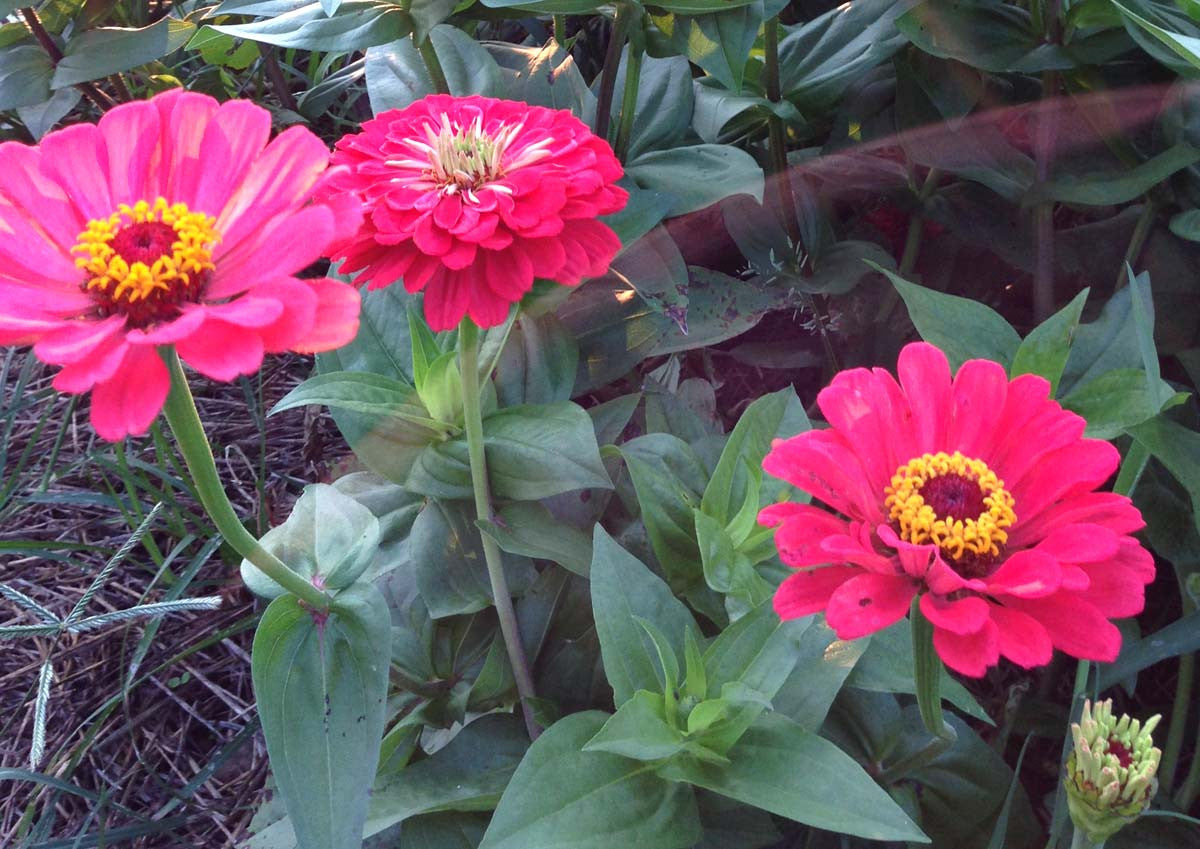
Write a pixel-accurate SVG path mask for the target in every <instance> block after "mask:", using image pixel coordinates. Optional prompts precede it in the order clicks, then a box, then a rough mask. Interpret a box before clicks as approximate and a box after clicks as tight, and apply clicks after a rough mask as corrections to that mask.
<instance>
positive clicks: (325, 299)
mask: <svg viewBox="0 0 1200 849" xmlns="http://www.w3.org/2000/svg"><path fill="white" fill-rule="evenodd" d="M307 282H308V283H309V285H310V286H311V288H312V290H313V291H314V292H315V293H316V295H317V307H316V313H315V318H314V319H313V324H312V327H311V328H309V330H308V331H307V332H306V333H305V334H304V335H303V336H301V337H300V338H299V339H297V340H296V341H294V342H293V343H292V346H291V347H292V350H293V351H299V352H301V353H317V352H320V351H332V350H334V349H335V348H340V347H342V346H343V345H346V344H349V343H350V342H351V341H353V340H354V337H355V336H356V335H357V334H358V324H359V321H358V318H359V305H360V297H359V294H358V290H357V289H355V288H354V287H353V286H350V285H347V284H346V283H343V282H341V281H340V280H331V279H328V278H324V279H320V280H310V281H307Z"/></svg>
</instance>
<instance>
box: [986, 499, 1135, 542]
mask: <svg viewBox="0 0 1200 849" xmlns="http://www.w3.org/2000/svg"><path fill="white" fill-rule="evenodd" d="M1078 522H1088V523H1092V524H1096V525H1104V526H1105V527H1106V528H1109V529H1110V530H1112V531H1115V532H1116V533H1118V534H1129V533H1133V532H1134V531H1138V530H1141V529H1142V528H1144V527H1145V526H1146V523H1145V522H1144V521H1143V520H1142V514H1141V513H1139V512H1138V509H1137V508H1136V507H1134V506H1133V502H1131V501H1130V500H1129V498H1128V497H1126V496H1124V495H1117V494H1116V493H1113V492H1085V493H1080V494H1079V495H1075V496H1072V497H1071V498H1069V499H1066V500H1064V501H1062V502H1060V503H1058V504H1055V505H1054V506H1053V507H1048V508H1046V509H1045V510H1043V511H1042V512H1041V513H1039V514H1038V515H1037V516H1035V517H1033V518H1031V519H1029V520H1025V519H1019V521H1018V522H1017V524H1016V525H1014V526H1013V527H1012V529H1011V530H1010V531H1009V534H1008V544H1009V545H1010V546H1013V547H1016V548H1022V547H1024V546H1026V545H1030V544H1031V543H1033V542H1036V541H1037V540H1039V539H1041V538H1042V537H1044V536H1046V535H1047V534H1048V533H1049V532H1050V531H1051V530H1053V529H1054V528H1056V527H1058V526H1059V525H1070V524H1075V523H1078Z"/></svg>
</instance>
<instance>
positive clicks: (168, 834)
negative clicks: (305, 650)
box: [0, 356, 339, 849]
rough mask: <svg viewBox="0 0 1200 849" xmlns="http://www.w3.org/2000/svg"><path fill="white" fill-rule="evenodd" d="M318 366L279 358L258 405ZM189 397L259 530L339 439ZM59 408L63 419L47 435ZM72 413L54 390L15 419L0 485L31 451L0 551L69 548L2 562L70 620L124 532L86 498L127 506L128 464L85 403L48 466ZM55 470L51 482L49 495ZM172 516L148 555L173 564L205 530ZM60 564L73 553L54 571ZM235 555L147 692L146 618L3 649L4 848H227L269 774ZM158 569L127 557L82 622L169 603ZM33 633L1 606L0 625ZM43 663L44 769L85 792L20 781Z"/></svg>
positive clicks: (224, 394)
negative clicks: (138, 657) (209, 602)
mask: <svg viewBox="0 0 1200 849" xmlns="http://www.w3.org/2000/svg"><path fill="white" fill-rule="evenodd" d="M19 365H20V363H19V362H17V363H14V364H13V367H12V368H10V370H9V375H8V376H9V380H8V382H7V385H6V386H5V387H4V393H5V394H4V398H3V405H0V410H5V409H10V408H11V406H12V404H13V402H14V401H15V398H14V395H15V386H14V383H15V376H16V374H17V373H18V372H19ZM311 367H312V363H311V359H308V358H303V357H295V356H292V357H275V358H269V359H268V361H267V363H266V364H265V366H264V369H263V372H262V375H263V384H262V395H263V401H264V406H265V408H267V409H269V408H270V406H271V405H272V404H273V403H274V402H275V401H276V400H278V399H279V398H280V397H282V396H283V395H284V394H285V393H286V392H288V391H289V390H290V389H291V388H292V387H294V386H295V385H296V384H297V383H299V382H300V381H301V380H303V379H304V378H305V377H306V376H307V375H308V374H309V373H310V371H311ZM36 375H37V376H36V378H35V379H34V381H32V382H31V383H30V384H29V386H28V387H27V388H26V392H25V393H23V394H25V395H31V394H34V393H37V392H39V391H42V392H44V391H45V390H46V389H47V388H48V387H49V378H50V374H49V370H46V372H45V373H40V372H39V373H36ZM252 380H255V381H256V380H257V379H256V378H255V379H252ZM253 385H254V386H255V388H257V384H256V383H255V384H253ZM194 391H195V392H196V395H197V403H198V406H199V407H200V412H201V416H202V418H203V419H204V421H205V422H206V424H207V425H208V426H209V428H210V438H211V440H212V442H213V444H214V453H215V454H216V456H217V461H218V465H219V466H220V468H221V473H222V477H223V479H224V480H225V481H226V482H227V486H228V487H229V492H230V497H231V498H232V499H233V500H234V503H235V507H236V508H237V509H238V511H239V514H240V515H242V516H247V517H250V516H253V517H256V521H258V522H261V523H264V524H263V525H260V530H261V528H262V527H263V526H269V524H271V523H273V522H276V521H279V520H280V519H281V518H282V517H284V516H286V514H287V511H288V510H289V509H290V505H291V503H292V501H293V500H294V499H295V498H296V496H297V495H298V494H299V492H300V490H301V489H302V487H303V485H304V483H306V482H310V481H314V480H319V479H321V478H322V477H323V476H324V475H325V471H326V470H325V468H324V462H323V459H322V455H323V445H325V444H328V441H329V440H330V439H338V438H339V437H337V436H336V430H335V429H334V428H333V427H332V424H331V423H330V422H329V421H328V419H327V418H324V417H320V416H315V415H312V414H306V413H305V412H304V411H302V410H297V411H289V412H287V413H284V414H281V415H279V416H277V417H275V418H272V419H271V420H270V425H269V428H268V429H267V431H266V434H265V439H264V438H263V435H262V432H261V431H260V428H259V427H258V425H257V424H256V423H255V417H254V416H253V415H250V414H249V413H248V405H247V397H246V393H245V392H244V390H243V389H242V388H241V386H239V385H238V384H229V385H217V384H207V383H205V382H203V381H197V382H196V383H195V384H194ZM48 405H52V413H51V415H50V416H49V418H48V424H47V425H46V426H44V427H42V428H41V429H40V430H39V428H38V422H39V420H40V419H41V417H42V416H43V414H44V413H45V412H46V411H47V409H48ZM69 412H71V411H70V405H69V401H68V399H66V398H56V397H54V396H53V395H48V396H47V397H46V399H45V400H44V401H42V402H39V403H36V404H32V405H30V406H29V407H27V408H25V409H24V410H22V411H21V412H20V413H18V415H17V418H16V422H15V427H14V428H13V431H12V433H11V434H10V437H9V441H8V461H7V464H6V468H5V470H4V477H3V478H2V479H0V491H2V488H3V481H5V480H7V479H8V478H9V476H10V475H11V474H14V473H15V472H16V467H17V463H18V459H19V458H20V457H21V454H22V452H24V451H25V449H26V447H27V446H29V445H30V443H31V442H32V443H33V451H32V453H31V454H30V457H31V462H30V463H29V465H28V466H27V467H26V468H25V469H24V470H23V471H22V473H21V475H20V486H19V488H18V491H17V495H16V498H15V499H14V501H13V502H12V503H10V504H9V505H7V507H3V506H0V545H3V544H4V543H6V542H7V543H12V542H13V541H19V540H40V541H61V542H62V543H64V546H63V548H62V549H60V550H59V551H58V552H56V551H55V549H54V548H51V549H50V550H49V551H47V552H45V553H44V555H43V554H41V553H35V554H21V553H18V554H16V555H14V554H13V552H12V551H11V545H10V549H9V550H5V549H0V582H3V583H5V584H8V585H10V586H12V587H14V588H16V589H18V590H20V591H21V592H23V593H25V594H27V595H28V596H30V597H32V598H33V599H35V600H36V601H38V602H39V603H41V604H43V605H44V606H46V607H47V608H49V609H50V610H52V611H54V612H55V613H56V614H58V615H60V616H65V615H66V614H67V613H68V612H69V611H70V610H71V609H72V607H73V606H74V604H75V602H76V600H77V599H78V598H79V597H80V596H81V595H82V594H83V593H84V592H85V590H86V589H87V587H88V585H89V584H90V583H91V580H92V578H93V576H94V575H95V573H96V572H97V570H99V569H100V568H101V567H102V566H103V565H104V563H105V561H106V559H107V557H108V556H109V555H110V554H111V553H112V552H113V551H115V550H116V549H117V548H119V547H120V545H121V544H122V543H123V542H124V541H125V540H126V539H127V538H128V536H129V534H130V530H131V526H130V523H129V521H128V520H127V519H126V518H125V517H123V516H122V515H121V514H120V512H119V511H116V510H114V509H113V506H112V504H111V503H109V504H104V503H95V502H94V501H89V500H88V499H89V498H92V497H94V496H95V495H97V494H105V493H107V492H108V490H107V489H106V486H105V481H106V479H107V481H108V482H109V483H110V484H112V485H113V486H115V488H116V490H117V492H118V493H119V494H120V495H122V496H124V495H125V490H124V487H123V486H122V484H121V482H120V480H119V478H118V477H117V476H115V475H114V474H113V472H112V467H111V466H107V467H106V466H105V464H104V460H107V461H109V462H110V463H111V462H113V461H114V460H115V461H118V462H119V459H120V455H119V454H118V453H117V452H115V451H114V449H113V448H112V447H111V446H108V445H105V444H103V443H99V442H97V441H95V437H94V435H93V434H92V431H91V429H90V427H89V426H88V424H87V419H86V401H84V402H82V403H80V404H79V406H78V409H77V410H75V411H74V412H73V413H72V414H71V415H70V420H69V423H68V424H67V426H66V431H65V433H63V434H61V447H60V449H59V450H58V452H57V456H55V450H54V444H55V442H56V441H57V440H58V439H59V438H60V431H59V427H58V423H59V422H61V421H62V418H63V416H65V415H67V414H68V413H69ZM264 447H265V452H266V453H265V459H266V463H265V468H266V475H265V477H264V479H263V483H264V485H263V487H262V488H261V492H260V491H259V490H258V488H257V487H256V483H257V481H258V478H259V468H260V467H259V464H260V462H261V461H263V459H264ZM125 456H126V457H127V458H128V459H129V460H130V461H134V460H136V459H141V460H143V461H145V462H147V463H151V464H158V463H159V462H160V459H159V457H158V455H157V452H156V450H155V448H154V445H153V441H152V440H151V439H149V438H142V439H135V440H131V441H129V442H128V443H127V447H126V449H125ZM51 466H52V468H51ZM160 467H161V466H160ZM48 472H49V473H51V474H50V475H49V477H47V481H48V485H47V486H46V487H45V490H44V492H42V493H41V494H39V493H38V492H37V490H38V489H39V488H40V484H41V483H42V480H43V477H44V476H45V475H46V474H47V473H48ZM177 494H178V493H177ZM31 496H32V497H31ZM47 496H49V499H51V500H47ZM67 499H71V500H67ZM182 499H183V503H185V504H187V505H188V508H189V509H196V508H195V507H194V505H191V504H190V503H189V502H188V500H187V498H186V495H183V496H182ZM138 500H139V501H140V502H141V504H142V509H149V508H150V507H151V506H153V499H152V497H151V496H150V495H149V494H148V493H141V494H140V496H139V498H138ZM171 512H172V511H171V509H167V510H164V512H163V513H162V514H160V516H159V519H158V521H157V523H156V528H157V530H156V531H155V532H154V533H153V534H152V539H153V544H154V545H156V546H157V548H158V549H159V550H160V551H161V552H163V553H164V554H165V553H167V552H170V551H171V550H172V549H173V548H174V547H175V546H176V545H177V544H178V543H179V542H180V536H179V535H180V534H181V533H196V532H197V530H198V529H197V528H196V527H194V526H193V527H189V528H186V530H182V523H179V522H174V524H175V525H176V527H173V528H172V527H170V525H171V524H172V523H173V521H174V520H172V518H171V516H170V514H171ZM134 523H135V524H136V521H135V522H134ZM204 542H205V541H204V540H203V539H196V540H194V541H193V542H192V543H190V544H189V545H188V546H187V547H186V548H185V549H184V550H183V551H182V552H181V553H180V555H179V556H178V557H177V558H176V560H175V561H174V562H173V563H172V564H171V566H172V570H173V571H174V572H175V573H176V574H179V573H181V572H182V570H183V569H184V568H185V566H186V564H187V563H188V562H189V561H190V560H191V559H192V558H194V557H196V555H197V553H198V552H199V551H200V549H201V547H202V545H203V543H204ZM75 543H85V544H88V545H90V546H94V549H92V550H85V551H69V550H67V549H68V548H69V545H67V544H75ZM56 553H57V554H58V556H61V557H63V559H52V557H54V556H55V554H56ZM225 554H226V552H224V551H222V552H218V553H216V554H213V555H212V556H210V557H209V558H208V559H207V561H206V562H205V563H204V564H203V565H202V566H201V567H200V569H199V571H198V572H197V573H196V577H195V578H194V579H193V581H192V582H191V584H190V585H189V586H188V588H187V591H186V593H185V596H186V597H196V596H206V595H220V596H222V597H223V604H222V606H221V608H220V609H219V610H218V611H216V612H213V613H207V612H205V613H184V614H178V615H174V616H170V617H168V618H166V619H164V620H163V621H162V624H161V626H160V628H159V630H158V633H157V635H156V636H155V638H154V640H153V642H152V643H151V646H150V649H149V651H148V653H147V654H146V656H145V658H144V659H143V660H142V662H141V665H140V667H139V670H138V674H139V676H144V680H142V681H141V682H140V683H136V684H135V685H134V686H133V687H131V688H130V689H129V691H128V692H127V693H125V694H124V695H123V696H122V688H123V684H124V680H123V679H124V676H126V675H127V674H128V673H129V670H130V664H131V662H132V661H133V660H134V658H135V653H136V651H137V647H138V643H139V640H141V638H142V635H143V633H144V632H145V630H146V625H145V622H144V621H143V622H136V623H133V624H129V623H117V624H113V625H111V626H108V627H105V628H103V629H101V630H97V631H92V632H87V633H83V634H78V635H66V636H64V637H62V638H61V639H60V640H59V641H58V642H57V644H55V643H54V642H53V640H52V638H49V637H44V638H22V639H18V640H10V641H5V642H3V644H2V650H0V770H9V771H8V772H0V846H5V847H9V846H13V847H15V846H17V845H33V846H36V845H38V844H39V843H47V842H48V843H50V845H53V844H54V841H56V840H64V839H67V838H70V839H67V840H66V842H65V843H64V844H63V845H71V839H74V838H75V837H76V836H78V835H80V834H89V835H99V834H100V833H106V834H107V838H106V839H107V841H108V842H111V843H117V842H119V843H120V845H123V846H136V847H144V849H151V847H155V848H156V847H175V846H181V847H194V846H205V847H213V849H216V847H227V846H232V845H233V844H234V843H235V841H236V839H237V838H238V837H241V836H244V835H245V833H246V826H247V824H248V823H249V820H250V817H251V816H252V815H253V813H254V811H255V809H256V808H257V806H258V802H259V801H260V798H261V795H262V787H263V783H264V778H265V776H266V772H267V757H266V750H265V747H264V745H263V742H262V736H261V734H259V733H257V721H256V718H255V711H254V697H253V694H252V690H251V684H250V656H249V651H250V643H251V640H252V637H253V626H254V623H255V618H256V616H257V613H256V610H255V603H254V600H253V599H252V598H251V597H250V595H249V594H248V593H247V592H245V590H243V589H242V588H241V585H240V581H239V580H238V578H237V569H236V561H235V560H233V558H230V557H224V558H223V557H222V555H225ZM227 561H232V562H227ZM156 571H158V570H157V567H156V566H155V563H154V560H153V559H152V558H151V556H150V555H149V553H148V551H147V549H146V548H145V547H139V548H136V549H134V551H133V552H132V554H131V555H130V556H129V558H127V559H126V560H125V561H124V562H123V563H122V564H121V565H120V566H119V567H118V568H117V570H116V572H115V573H114V576H113V578H112V580H110V581H109V582H108V584H107V586H106V587H105V588H104V589H103V590H102V591H101V592H100V593H99V595H98V596H97V597H96V598H95V600H94V601H93V602H92V605H91V607H90V608H89V611H88V612H89V613H91V614H98V613H103V612H106V611H110V610H116V609H121V608H128V607H131V606H133V605H135V604H138V603H145V602H148V601H158V600H161V599H162V598H163V596H164V593H165V591H166V583H165V582H164V581H162V580H158V581H156V580H155V572H156ZM36 621H37V620H36V619H35V618H33V616H32V615H31V614H29V613H27V612H25V611H22V610H20V609H19V608H18V607H17V606H16V605H14V604H12V603H11V602H9V601H7V600H4V599H0V625H13V624H31V623H34V622H36ZM47 656H49V657H50V658H51V660H52V662H53V666H54V670H55V677H54V682H53V685H52V688H51V694H50V702H49V712H48V721H47V735H46V758H45V759H44V760H43V762H42V763H41V764H40V766H39V772H40V773H42V774H44V775H48V776H52V777H53V778H55V779H58V780H59V781H61V782H65V785H64V786H69V787H71V788H73V789H74V790H76V791H77V792H76V793H72V792H65V791H61V790H57V789H55V788H54V787H50V786H48V785H47V784H46V783H44V782H43V783H37V782H34V781H30V780H22V779H20V778H19V777H18V775H15V774H14V773H13V772H12V770H28V769H29V768H30V765H29V754H30V746H31V742H32V730H33V711H34V708H33V705H34V693H35V690H36V687H37V680H38V671H39V668H40V667H41V664H42V662H43V661H44V660H45V658H46V657H47ZM3 779H8V780H3ZM89 794H90V796H91V797H90V798H89ZM147 819H149V820H151V821H152V822H149V823H148V822H147ZM168 824H173V825H170V826H169V827H168ZM130 827H133V828H135V829H137V828H139V827H140V828H147V829H153V830H154V832H155V833H152V834H142V836H139V837H135V838H133V839H132V840H129V839H119V836H120V835H122V834H123V833H124V834H125V835H126V837H128V835H129V832H122V829H127V828H130ZM31 829H32V836H31ZM164 829H167V830H164ZM22 840H25V841H27V842H26V843H25V844H22V843H21V841H22ZM82 845H95V842H94V841H93V842H92V843H84V844H82Z"/></svg>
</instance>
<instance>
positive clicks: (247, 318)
mask: <svg viewBox="0 0 1200 849" xmlns="http://www.w3.org/2000/svg"><path fill="white" fill-rule="evenodd" d="M200 309H202V310H203V311H204V314H205V316H204V317H205V321H209V320H211V319H217V320H220V321H225V322H228V323H229V324H235V325H237V326H238V327H246V328H253V329H255V330H257V329H259V328H263V327H267V326H269V325H271V324H273V323H274V322H275V321H276V320H277V319H278V318H279V316H280V315H282V314H283V304H281V303H280V302H279V300H278V299H276V298H265V297H260V296H259V295H258V294H257V292H254V293H251V294H248V295H242V296H241V297H240V298H235V299H233V300H232V301H227V302H226V303H223V304H206V305H204V306H203V307H201V308H200Z"/></svg>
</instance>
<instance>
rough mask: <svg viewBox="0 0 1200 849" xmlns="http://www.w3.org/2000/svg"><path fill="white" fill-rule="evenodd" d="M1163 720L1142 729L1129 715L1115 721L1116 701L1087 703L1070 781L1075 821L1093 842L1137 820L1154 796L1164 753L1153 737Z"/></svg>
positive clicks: (1070, 761) (1076, 731)
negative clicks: (1159, 764) (1114, 709)
mask: <svg viewBox="0 0 1200 849" xmlns="http://www.w3.org/2000/svg"><path fill="white" fill-rule="evenodd" d="M1161 718H1162V717H1161V716H1157V715H1156V716H1153V717H1151V718H1150V719H1149V720H1147V721H1146V724H1145V725H1142V724H1141V723H1140V722H1138V720H1136V719H1131V718H1130V717H1129V716H1127V715H1125V714H1122V715H1121V716H1120V718H1116V717H1114V716H1113V712H1112V699H1106V700H1105V701H1102V702H1097V703H1096V704H1095V705H1094V706H1093V705H1092V704H1091V702H1084V705H1083V715H1082V716H1081V717H1080V719H1079V722H1078V723H1076V724H1074V725H1072V726H1071V736H1072V737H1073V738H1074V741H1075V748H1074V751H1072V752H1071V755H1070V757H1069V758H1067V775H1066V779H1065V780H1064V783H1065V784H1066V788H1067V805H1068V807H1069V808H1070V811H1071V820H1072V821H1073V822H1074V823H1075V827H1076V828H1078V829H1082V830H1083V831H1084V832H1085V833H1086V834H1087V837H1088V840H1089V841H1091V842H1092V843H1094V844H1100V843H1103V842H1104V841H1106V840H1107V839H1108V838H1109V837H1111V836H1112V835H1113V834H1115V833H1116V832H1117V831H1119V830H1120V829H1121V828H1122V827H1123V826H1125V825H1128V824H1129V823H1131V822H1133V821H1134V820H1135V819H1137V818H1138V816H1140V815H1141V813H1142V811H1144V810H1145V809H1146V807H1147V806H1148V805H1149V804H1150V800H1151V799H1152V798H1153V797H1154V793H1155V791H1156V790H1157V789H1158V781H1157V779H1156V778H1155V773H1156V772H1157V771H1158V761H1159V759H1160V758H1161V757H1162V752H1161V751H1160V750H1158V749H1157V748H1155V747H1154V741H1153V740H1152V739H1151V737H1150V734H1151V732H1152V731H1153V730H1154V728H1155V726H1157V725H1158V721H1159V720H1160V719H1161Z"/></svg>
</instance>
